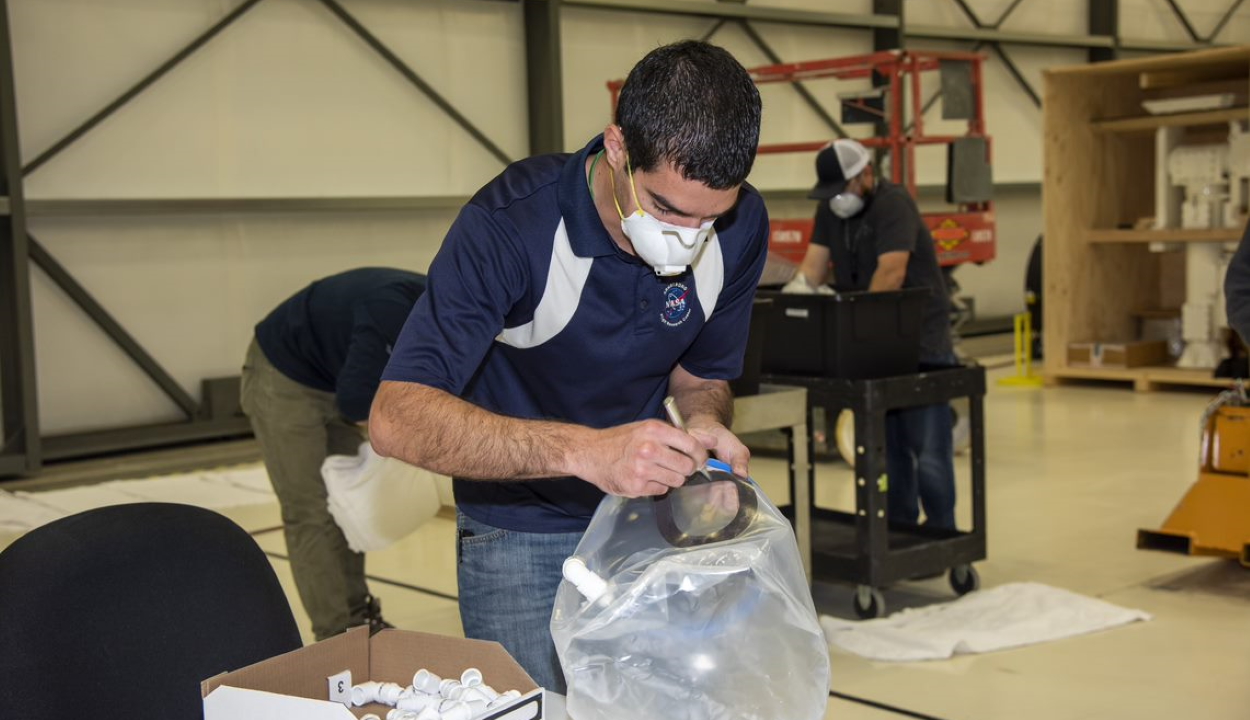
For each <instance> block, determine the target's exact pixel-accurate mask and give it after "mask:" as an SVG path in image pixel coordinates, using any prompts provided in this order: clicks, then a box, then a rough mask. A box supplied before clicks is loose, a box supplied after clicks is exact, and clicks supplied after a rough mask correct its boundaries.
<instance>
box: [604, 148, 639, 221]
mask: <svg viewBox="0 0 1250 720" xmlns="http://www.w3.org/2000/svg"><path fill="white" fill-rule="evenodd" d="M625 171H626V172H627V173H629V194H630V195H631V196H632V197H633V198H634V206H635V207H637V208H638V212H640V213H641V212H642V203H640V202H638V190H636V189H635V188H634V171H633V168H631V167H630V166H629V155H626V156H625ZM608 178H610V179H611V181H612V204H613V205H616V214H617V215H620V216H621V219H622V220H624V219H625V211H624V210H622V209H621V202H620V201H619V200H617V199H616V174H615V173H608Z"/></svg>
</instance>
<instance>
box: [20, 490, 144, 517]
mask: <svg viewBox="0 0 1250 720" xmlns="http://www.w3.org/2000/svg"><path fill="white" fill-rule="evenodd" d="M107 485H108V483H104V484H102V485H84V486H82V487H73V488H66V489H64V490H40V491H38V492H25V491H18V492H17V493H15V494H16V495H17V496H18V497H20V498H25V499H27V500H30V501H32V502H35V503H38V504H40V505H43V506H45V507H50V508H52V509H53V510H60V511H61V512H63V513H65V514H66V515H73V514H74V513H80V512H83V511H85V510H91V509H92V508H98V507H107V506H109V505H125V504H127V503H135V502H140V500H139V499H138V498H136V497H135V496H134V495H127V494H126V493H124V492H122V491H120V490H113V489H110V488H108V487H107Z"/></svg>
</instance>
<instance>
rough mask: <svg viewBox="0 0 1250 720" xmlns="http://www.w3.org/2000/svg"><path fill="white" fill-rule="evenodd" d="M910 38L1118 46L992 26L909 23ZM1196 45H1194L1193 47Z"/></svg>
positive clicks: (1099, 40)
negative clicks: (947, 25) (966, 26)
mask: <svg viewBox="0 0 1250 720" xmlns="http://www.w3.org/2000/svg"><path fill="white" fill-rule="evenodd" d="M907 35H908V37H915V38H924V39H926V40H979V41H984V42H987V43H988V42H998V43H1010V44H1013V45H1037V46H1042V47H1071V48H1091V47H1114V45H1115V41H1114V40H1113V39H1112V38H1109V37H1099V36H1096V35H1056V34H1052V33H1026V32H1010V31H1006V30H994V29H992V28H988V27H985V28H955V27H943V26H939V25H908V26H907ZM1190 47H1191V48H1192V47H1193V46H1192V45H1191V46H1190Z"/></svg>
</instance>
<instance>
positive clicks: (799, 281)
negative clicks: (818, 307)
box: [781, 272, 834, 295]
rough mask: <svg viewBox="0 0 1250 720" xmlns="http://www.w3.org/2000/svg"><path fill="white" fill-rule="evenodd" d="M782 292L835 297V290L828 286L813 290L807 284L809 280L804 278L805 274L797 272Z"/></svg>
mask: <svg viewBox="0 0 1250 720" xmlns="http://www.w3.org/2000/svg"><path fill="white" fill-rule="evenodd" d="M781 292H783V293H788V294H791V295H833V294H834V292H833V288H831V287H829V286H828V285H820V286H817V287H815V288H813V287H812V286H811V285H808V284H807V278H805V277H803V273H801V272H796V273H795V274H794V278H793V279H791V280H790V282H788V283H786V284H785V287H783V288H781Z"/></svg>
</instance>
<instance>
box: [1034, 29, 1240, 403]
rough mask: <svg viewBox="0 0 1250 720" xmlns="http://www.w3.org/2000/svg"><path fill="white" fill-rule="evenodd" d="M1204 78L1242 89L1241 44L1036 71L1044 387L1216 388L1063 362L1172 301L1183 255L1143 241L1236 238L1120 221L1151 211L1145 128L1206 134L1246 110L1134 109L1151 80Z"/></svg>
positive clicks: (1169, 371) (1203, 381) (1212, 383)
mask: <svg viewBox="0 0 1250 720" xmlns="http://www.w3.org/2000/svg"><path fill="white" fill-rule="evenodd" d="M1206 83H1223V84H1225V85H1226V84H1228V83H1232V84H1234V85H1238V84H1242V83H1244V84H1246V85H1250V46H1245V47H1235V48H1220V49H1216V50H1204V51H1200V52H1193V53H1185V54H1177V55H1168V56H1162V57H1151V58H1145V59H1140V60H1123V61H1117V62H1109V63H1099V64H1093V65H1084V66H1079V67H1065V68H1060V69H1056V70H1051V71H1048V72H1047V73H1046V74H1045V91H1044V99H1043V134H1044V153H1045V171H1044V177H1043V193H1042V194H1043V210H1044V215H1045V228H1046V230H1045V246H1044V247H1045V252H1044V253H1043V279H1044V282H1045V288H1044V298H1045V302H1044V312H1045V316H1044V318H1043V323H1042V325H1043V333H1044V339H1045V347H1046V359H1045V362H1044V365H1043V372H1044V375H1045V377H1046V379H1047V381H1048V383H1049V384H1052V385H1053V384H1057V383H1060V382H1064V381H1067V380H1109V381H1121V382H1123V381H1128V382H1130V383H1132V384H1133V386H1134V387H1136V388H1138V389H1140V390H1148V389H1155V388H1159V387H1169V386H1177V385H1184V386H1198V387H1218V386H1224V385H1227V384H1228V383H1227V382H1226V381H1221V380H1214V379H1212V378H1211V377H1209V374H1207V373H1204V372H1201V371H1193V370H1178V369H1176V368H1170V367H1162V366H1159V367H1143V368H1127V369H1125V368H1089V367H1073V366H1071V365H1069V363H1068V359H1067V352H1066V351H1067V348H1068V346H1069V345H1070V344H1072V343H1079V342H1091V341H1096V340H1098V339H1100V338H1131V337H1134V336H1135V333H1136V332H1137V328H1136V323H1137V319H1136V314H1137V313H1138V312H1140V311H1142V310H1145V309H1156V308H1175V307H1179V306H1180V305H1181V304H1182V303H1183V302H1184V294H1185V288H1184V277H1185V265H1184V260H1185V256H1184V253H1183V252H1178V251H1176V250H1172V251H1169V252H1154V251H1153V249H1152V244H1155V243H1159V244H1164V243H1166V244H1168V245H1169V246H1171V247H1176V244H1177V243H1187V242H1235V241H1237V240H1238V239H1240V237H1241V230H1234V229H1229V230H1140V229H1131V228H1135V227H1137V225H1138V221H1139V220H1140V219H1141V218H1143V217H1149V216H1152V215H1153V214H1154V211H1155V207H1154V201H1155V192H1156V181H1155V133H1154V130H1155V128H1158V127H1180V128H1193V129H1199V130H1201V131H1203V132H1206V131H1207V130H1208V129H1214V130H1215V131H1216V132H1218V131H1219V127H1220V126H1221V124H1223V126H1224V127H1227V123H1228V121H1229V120H1230V119H1240V118H1250V109H1247V108H1246V107H1235V108H1231V109H1224V110H1215V111H1208V112H1192V113H1182V114H1178V115H1167V116H1152V115H1149V114H1147V113H1146V111H1145V110H1144V109H1143V107H1142V104H1141V103H1142V100H1143V99H1144V98H1146V97H1148V93H1151V92H1157V89H1159V88H1168V87H1195V88H1200V87H1202V86H1203V85H1204V84H1206ZM1195 92H1197V91H1195ZM1157 247H1158V246H1156V248H1157Z"/></svg>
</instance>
